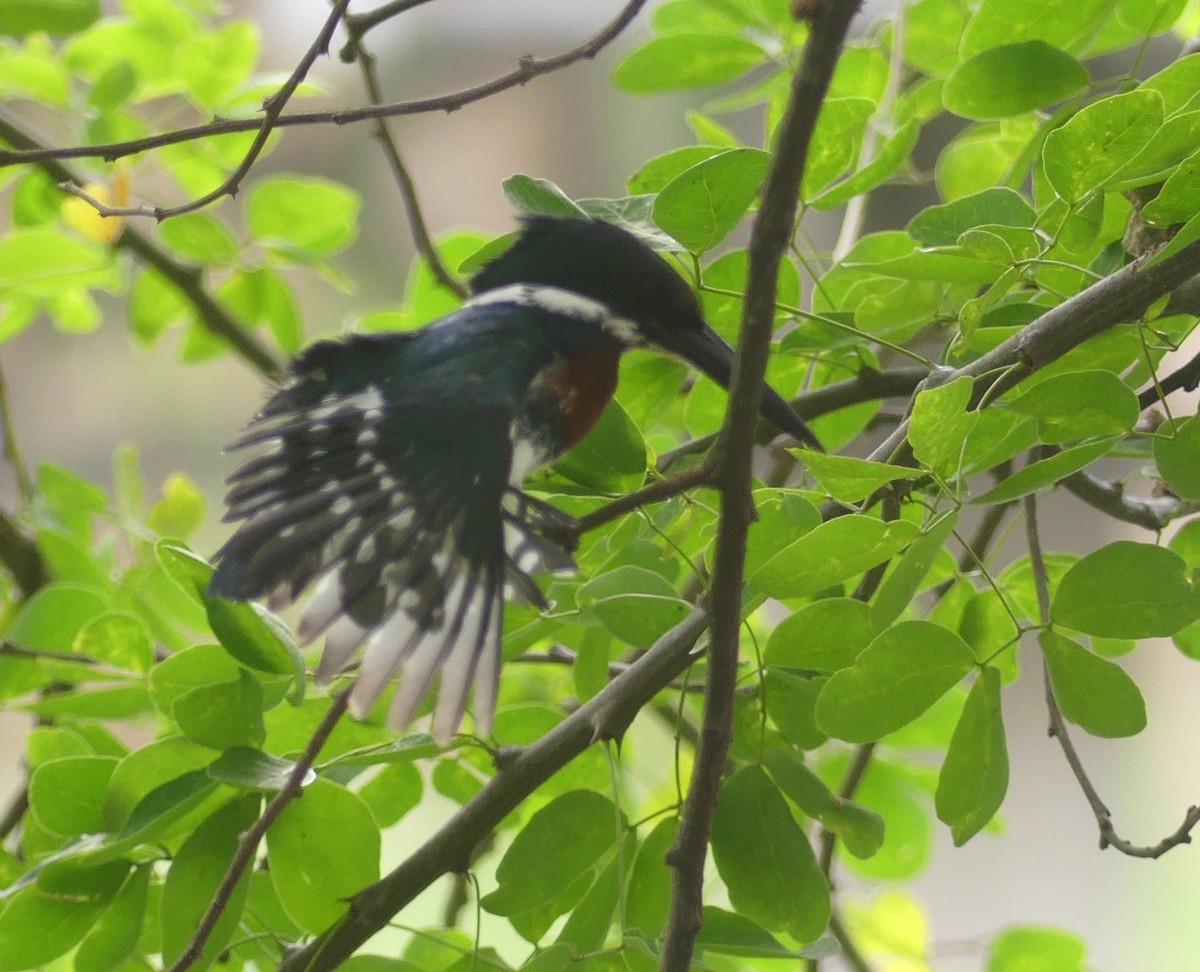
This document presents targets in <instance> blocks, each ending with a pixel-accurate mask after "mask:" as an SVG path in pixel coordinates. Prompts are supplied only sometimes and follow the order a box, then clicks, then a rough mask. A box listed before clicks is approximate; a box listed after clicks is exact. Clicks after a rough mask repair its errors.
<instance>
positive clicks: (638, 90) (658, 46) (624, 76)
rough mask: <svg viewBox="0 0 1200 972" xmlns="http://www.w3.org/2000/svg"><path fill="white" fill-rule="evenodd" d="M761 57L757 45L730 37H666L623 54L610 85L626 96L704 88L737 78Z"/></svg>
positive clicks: (684, 33)
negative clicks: (625, 92)
mask: <svg viewBox="0 0 1200 972" xmlns="http://www.w3.org/2000/svg"><path fill="white" fill-rule="evenodd" d="M765 57H766V55H765V53H764V52H763V49H762V48H761V47H759V46H758V45H757V44H754V43H752V42H751V41H748V40H745V39H743V38H741V37H736V36H734V35H732V34H702V33H689V32H680V33H676V34H667V35H665V36H662V37H655V38H654V39H652V40H650V41H648V42H647V43H645V44H643V45H641V46H640V47H637V48H635V49H634V50H633V51H631V52H630V53H629V54H627V55H626V56H625V58H624V60H622V61H621V62H620V63H619V64H617V66H616V68H615V69H614V70H613V84H615V85H616V86H617V87H618V88H620V89H621V90H622V91H628V92H629V93H630V94H655V93H657V92H660V91H678V90H680V89H686V88H707V87H710V86H712V85H717V84H725V83H726V82H729V81H732V80H734V78H737V77H740V76H741V75H743V74H745V73H746V72H747V71H749V70H750V69H751V68H752V67H754V66H755V65H757V64H759V63H761V62H762V61H763V60H764V59H765Z"/></svg>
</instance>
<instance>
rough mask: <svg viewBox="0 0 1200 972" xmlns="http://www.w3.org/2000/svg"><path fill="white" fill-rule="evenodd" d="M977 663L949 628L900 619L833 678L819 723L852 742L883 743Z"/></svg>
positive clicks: (825, 693) (827, 686)
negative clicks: (884, 737) (879, 741)
mask: <svg viewBox="0 0 1200 972" xmlns="http://www.w3.org/2000/svg"><path fill="white" fill-rule="evenodd" d="M974 663H975V654H974V652H972V651H971V649H970V648H969V647H968V646H967V643H966V642H965V641H963V640H962V638H960V637H959V636H958V635H957V634H955V633H954V632H953V631H951V630H950V629H948V628H944V627H942V626H941V625H939V624H934V623H933V622H931V621H901V622H899V623H898V624H895V625H893V626H892V627H890V628H888V629H886V630H885V631H883V632H881V633H880V634H879V635H878V636H877V637H876V638H875V640H874V641H872V642H871V643H870V645H868V646H867V648H866V649H865V650H864V651H863V652H862V653H861V654H860V655H859V656H858V658H857V659H856V660H855V662H854V664H853V666H851V667H850V668H847V669H843V670H842V671H840V672H836V673H834V675H833V676H832V677H831V678H830V679H829V681H828V682H827V683H826V684H825V687H824V688H823V689H822V690H821V694H820V696H819V697H818V698H817V713H816V714H817V725H818V726H819V727H820V728H821V729H823V730H824V731H825V732H827V733H828V734H829V735H831V736H835V737H837V738H838V739H844V740H846V741H847V742H859V743H862V742H871V741H873V740H876V739H879V738H880V737H882V736H886V735H887V734H888V733H889V732H894V731H895V730H897V729H899V728H901V727H902V726H905V725H907V724H908V723H910V722H912V721H913V720H914V719H915V718H917V716H919V715H920V714H921V713H922V712H924V711H925V710H926V709H928V708H929V707H930V706H931V705H933V703H934V702H936V701H937V700H938V699H939V698H941V697H942V696H943V695H945V694H946V693H947V692H948V691H950V689H951V688H952V687H954V686H955V685H957V684H958V683H959V682H960V681H961V680H962V678H963V677H964V676H965V675H966V674H967V672H969V671H970V670H971V667H972V666H973V665H974Z"/></svg>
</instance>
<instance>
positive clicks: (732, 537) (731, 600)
mask: <svg viewBox="0 0 1200 972" xmlns="http://www.w3.org/2000/svg"><path fill="white" fill-rule="evenodd" d="M857 11H858V3H857V2H855V0H824V2H817V3H814V4H813V5H812V7H811V10H810V25H809V28H810V30H809V37H808V40H807V42H806V43H805V46H804V53H803V56H802V59H801V62H800V66H799V67H798V68H797V70H796V72H795V74H794V76H793V78H792V85H791V91H790V93H789V97H788V101H787V104H786V106H785V107H784V111H783V115H782V117H781V119H780V121H779V125H778V128H777V129H776V133H775V140H776V141H775V149H774V152H773V154H772V157H771V163H770V168H769V170H768V173H767V177H766V180H765V182H764V183H763V187H762V191H761V205H760V207H759V210H758V213H757V214H756V217H755V219H754V222H753V224H752V226H751V230H750V246H749V249H748V251H747V272H746V296H745V302H744V304H743V306H742V324H741V329H740V332H739V335H738V346H737V353H736V355H735V358H734V364H733V375H732V378H731V380H730V385H729V405H728V410H727V412H726V415H725V422H724V425H723V426H722V428H721V432H720V434H719V436H718V439H717V443H716V444H715V445H714V446H713V451H712V452H711V453H710V456H714V457H715V458H713V460H712V461H713V469H714V471H715V472H716V473H717V475H718V476H719V477H720V478H719V480H718V484H719V488H720V492H721V511H720V517H719V519H718V522H717V538H716V543H715V545H714V557H713V580H712V587H711V593H710V598H711V604H712V613H713V622H712V639H711V642H710V645H709V650H708V672H707V680H706V684H705V693H704V722H703V724H702V725H701V728H700V744H699V746H698V747H697V751H696V759H695V764H694V766H693V769H692V778H691V782H690V784H689V786H688V793H687V798H686V800H685V803H684V809H683V814H682V817H681V819H680V826H679V834H678V836H677V838H676V840H675V843H674V845H673V846H672V847H671V849H670V851H669V852H668V854H667V862H668V863H669V864H670V866H671V868H672V876H671V904H670V913H669V916H668V919H667V927H666V930H665V932H664V937H663V952H662V962H661V965H660V968H661V969H662V970H663V972H686V970H687V969H689V968H690V966H691V961H692V953H693V951H694V948H695V940H696V935H697V933H698V932H699V930H700V924H701V914H702V909H703V905H704V892H703V884H704V862H705V858H706V856H707V851H708V839H709V834H710V832H711V830H712V819H713V812H714V810H715V807H716V802H717V793H718V791H719V790H720V785H721V773H722V769H723V767H724V765H725V758H726V754H727V753H728V750H729V742H730V737H731V733H732V723H733V703H734V689H735V687H736V685H737V656H738V640H739V637H738V636H739V631H740V628H741V622H742V582H743V574H744V568H745V559H746V537H747V533H748V530H749V526H750V520H751V518H752V517H753V515H754V507H753V502H752V500H751V493H750V483H751V459H752V456H753V448H754V429H755V425H756V424H757V420H758V411H759V402H760V399H761V396H762V388H763V380H764V376H765V375H766V370H767V359H768V357H769V355H770V352H771V334H772V330H773V327H774V317H775V302H776V286H777V279H778V272H779V264H780V262H781V261H782V259H783V256H784V254H785V252H786V251H787V247H788V245H789V243H790V242H791V239H792V236H793V232H794V227H795V222H796V213H797V209H798V197H799V189H800V182H801V179H802V177H803V175H804V166H805V161H806V159H807V156H808V145H809V142H810V140H811V138H812V133H813V130H814V128H815V127H816V121H817V116H818V114H819V112H820V110H821V105H822V104H823V102H824V100H825V93H826V91H827V90H828V87H829V81H830V78H831V77H832V75H833V69H834V66H835V65H836V64H837V60H838V56H839V54H840V52H841V48H842V44H843V42H844V40H845V36H846V33H847V31H848V30H849V29H850V21H851V20H852V19H853V17H854V15H855V13H856V12H857Z"/></svg>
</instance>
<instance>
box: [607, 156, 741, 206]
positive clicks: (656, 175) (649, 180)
mask: <svg viewBox="0 0 1200 972" xmlns="http://www.w3.org/2000/svg"><path fill="white" fill-rule="evenodd" d="M722 149H723V147H722V146H717V145H684V146H683V147H682V148H677V149H673V150H672V151H670V152H667V153H665V154H663V155H656V156H655V157H654V158H652V159H649V160H648V161H647V162H645V163H644V164H643V165H642V167H641V168H640V169H638V170H637V172H635V173H634V174H633V175H631V176H630V177H629V181H628V182H626V184H625V188H626V189H628V190H629V193H630V195H635V196H636V195H640V194H641V193H656V192H659V191H661V190H662V189H663V188H664V187H665V186H667V185H668V184H669V183H670V182H671V181H672V180H673V179H675V177H676V176H679V175H682V174H683V172H685V171H686V170H687V169H690V168H691V167H692V166H694V165H697V164H698V163H700V162H703V161H705V160H706V159H711V158H712V157H713V156H714V155H717V154H719V153H720V152H721V151H722Z"/></svg>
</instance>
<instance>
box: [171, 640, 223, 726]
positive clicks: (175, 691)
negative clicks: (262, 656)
mask: <svg viewBox="0 0 1200 972" xmlns="http://www.w3.org/2000/svg"><path fill="white" fill-rule="evenodd" d="M240 671H241V669H240V668H239V666H238V663H237V662H236V661H234V660H233V658H231V657H230V656H229V653H228V652H227V651H224V650H222V649H221V647H220V646H219V645H193V646H192V647H191V648H185V649H184V650H183V651H178V652H176V653H175V654H173V655H170V656H169V657H167V658H164V659H163V660H162V661H161V662H160V663H159V664H158V665H156V666H154V670H153V671H152V672H151V673H150V698H151V699H152V700H153V701H154V705H155V707H156V708H157V709H158V710H159V711H160V712H161V713H162V714H163V715H165V716H170V715H171V710H172V709H174V708H175V703H176V702H177V701H178V700H179V699H180V698H182V697H183V696H184V695H186V694H187V693H188V692H190V691H192V690H193V689H196V688H199V687H201V686H205V685H231V684H233V683H234V682H236V681H237V680H238V678H239V675H240Z"/></svg>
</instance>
